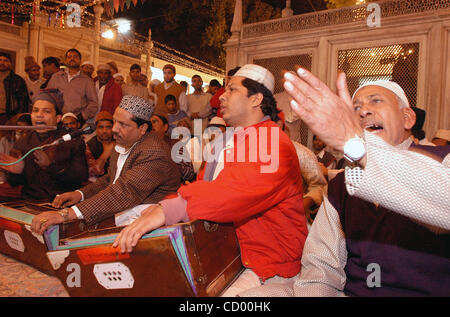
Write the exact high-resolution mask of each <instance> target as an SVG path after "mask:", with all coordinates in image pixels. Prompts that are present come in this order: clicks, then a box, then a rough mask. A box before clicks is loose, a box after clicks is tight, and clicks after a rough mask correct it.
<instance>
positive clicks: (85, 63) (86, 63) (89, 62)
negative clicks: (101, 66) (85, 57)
mask: <svg viewBox="0 0 450 317" xmlns="http://www.w3.org/2000/svg"><path fill="white" fill-rule="evenodd" d="M84 65H92V66H94V64H93V63H92V62H91V61H85V62H84V63H83V64H81V66H84Z"/></svg>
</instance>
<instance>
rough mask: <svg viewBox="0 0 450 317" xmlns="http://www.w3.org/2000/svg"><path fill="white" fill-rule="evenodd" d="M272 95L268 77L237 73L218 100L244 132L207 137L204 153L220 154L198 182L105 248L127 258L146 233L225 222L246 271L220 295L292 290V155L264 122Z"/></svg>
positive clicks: (295, 169) (299, 212) (262, 72)
mask: <svg viewBox="0 0 450 317" xmlns="http://www.w3.org/2000/svg"><path fill="white" fill-rule="evenodd" d="M273 88H274V77H273V75H272V74H271V73H270V72H269V71H268V70H267V69H265V68H263V67H261V66H258V65H252V64H248V65H245V66H243V67H242V68H241V69H240V70H239V71H238V72H237V73H236V74H235V75H234V76H233V77H232V78H231V80H230V81H229V83H228V85H227V87H226V91H225V93H224V94H222V95H221V96H220V100H221V111H222V114H223V119H224V120H225V122H226V123H227V125H228V126H231V127H234V128H238V127H244V129H236V130H233V129H230V128H228V129H227V133H226V134H225V135H221V136H217V137H215V139H214V142H213V145H212V147H213V148H214V152H215V153H221V155H219V159H218V160H212V161H210V160H209V161H208V162H207V163H206V166H205V172H204V174H203V179H202V180H197V181H196V182H194V183H191V184H189V185H186V186H182V187H181V188H180V189H179V190H178V197H176V198H173V199H166V200H163V201H161V202H160V204H159V205H157V206H151V207H150V208H148V209H146V210H145V211H143V212H142V214H141V216H140V218H138V219H137V220H135V221H134V222H133V223H132V224H130V225H129V226H127V227H126V228H125V229H124V230H122V231H121V233H120V234H119V235H118V237H117V239H116V241H115V242H114V244H113V246H114V247H117V246H120V249H121V251H122V252H131V251H132V248H133V247H134V246H136V244H137V242H138V240H139V239H140V237H141V236H142V235H143V234H145V233H146V232H149V231H151V230H153V229H156V228H158V227H161V226H164V225H171V224H174V223H177V222H179V221H189V220H196V219H203V220H208V221H213V222H220V223H233V224H234V227H235V229H236V234H237V238H238V241H239V245H240V250H241V259H242V263H243V265H244V266H245V267H246V270H245V271H244V272H243V273H242V274H241V276H240V277H239V278H238V279H237V281H236V282H235V283H233V284H232V286H231V287H229V288H228V290H227V291H226V293H225V294H224V295H225V296H233V295H236V294H239V293H240V292H241V291H243V290H245V289H249V288H253V287H257V286H260V285H261V283H264V284H267V283H290V282H291V283H292V280H293V277H294V276H296V275H297V274H298V273H299V271H300V259H301V256H302V250H303V244H304V242H305V239H306V235H307V228H306V218H305V214H304V211H303V203H302V180H301V173H300V167H299V163H298V159H297V155H296V151H295V148H294V146H293V144H292V142H291V141H290V139H289V137H288V136H287V135H286V134H285V133H284V132H282V131H281V130H280V128H279V127H278V126H277V125H276V124H275V123H274V121H272V120H275V121H276V120H277V119H278V112H279V111H278V110H277V108H276V101H275V99H274V98H273V93H272V92H273ZM223 136H225V137H226V140H224V138H223ZM225 145H226V146H225ZM235 145H236V146H235ZM216 146H217V149H216V148H215V147H216ZM266 147H267V148H266ZM257 148H259V152H258V150H257ZM255 153H258V154H257V155H256V156H257V158H255V159H252V158H251V156H252V155H253V154H255ZM262 153H267V154H269V153H270V157H269V158H268V159H267V158H265V157H264V158H263V157H262V156H263V155H262ZM233 155H234V156H233ZM241 155H242V156H241ZM239 157H240V159H239ZM243 157H245V159H243Z"/></svg>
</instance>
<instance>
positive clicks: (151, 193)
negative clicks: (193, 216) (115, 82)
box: [32, 96, 180, 234]
mask: <svg viewBox="0 0 450 317" xmlns="http://www.w3.org/2000/svg"><path fill="white" fill-rule="evenodd" d="M153 109H154V108H153V105H152V104H150V103H149V102H148V101H147V100H145V99H143V98H140V97H137V96H125V97H123V99H122V101H121V103H120V104H119V106H118V107H117V108H116V110H115V112H114V116H113V119H114V125H113V128H112V132H113V135H114V139H115V141H116V147H115V151H113V153H112V154H111V158H110V166H109V169H108V173H107V174H106V175H104V176H102V177H100V178H99V179H97V181H96V182H95V183H92V184H89V185H87V186H85V187H83V188H81V189H80V190H76V191H73V192H67V193H64V194H61V195H58V196H56V198H55V199H54V201H53V206H54V207H56V208H61V207H63V208H64V207H66V208H65V209H63V210H61V211H59V212H55V211H52V212H44V213H41V214H40V215H38V216H36V217H35V218H34V219H33V222H32V230H33V231H34V232H39V233H41V234H42V232H44V231H45V230H46V229H47V228H48V227H49V226H51V225H54V224H58V223H62V222H64V221H69V220H73V219H84V220H85V221H86V223H87V224H88V225H92V224H96V223H98V222H100V221H102V220H103V219H105V218H108V217H111V216H113V215H115V214H118V213H121V214H120V216H119V215H118V217H117V218H116V224H121V223H126V222H127V221H128V220H130V219H131V218H132V217H133V216H135V215H138V214H139V213H140V211H141V210H143V209H144V208H145V207H148V206H149V204H154V203H157V202H158V201H160V200H162V199H164V198H165V197H166V196H167V195H169V194H171V193H174V192H176V190H177V189H178V187H179V186H180V174H179V171H178V167H177V165H176V164H175V163H174V162H173V161H172V160H171V157H170V150H169V147H168V145H167V144H166V143H165V142H164V141H163V140H162V139H161V138H160V137H158V136H157V135H156V134H155V133H154V132H151V129H152V125H151V123H150V121H149V120H150V118H151V116H152V113H153ZM122 212H123V213H122Z"/></svg>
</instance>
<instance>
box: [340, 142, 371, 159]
mask: <svg viewBox="0 0 450 317" xmlns="http://www.w3.org/2000/svg"><path fill="white" fill-rule="evenodd" d="M365 155H366V142H365V141H364V139H363V138H361V137H360V136H355V137H354V138H351V139H350V140H348V141H347V142H345V144H344V157H345V158H346V159H347V160H348V161H350V163H357V162H358V161H359V160H360V159H362V158H363V157H364V156H365Z"/></svg>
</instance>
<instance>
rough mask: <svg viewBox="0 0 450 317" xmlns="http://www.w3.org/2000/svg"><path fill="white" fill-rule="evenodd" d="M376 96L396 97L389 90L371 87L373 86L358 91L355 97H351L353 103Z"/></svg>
mask: <svg viewBox="0 0 450 317" xmlns="http://www.w3.org/2000/svg"><path fill="white" fill-rule="evenodd" d="M377 95H382V96H389V97H392V98H395V97H396V96H397V95H396V94H394V93H393V92H392V91H390V90H389V89H386V88H384V87H381V86H375V85H373V86H366V87H363V88H361V89H360V90H358V91H357V92H356V94H355V96H354V97H353V101H356V100H358V99H361V98H367V97H374V96H377Z"/></svg>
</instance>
